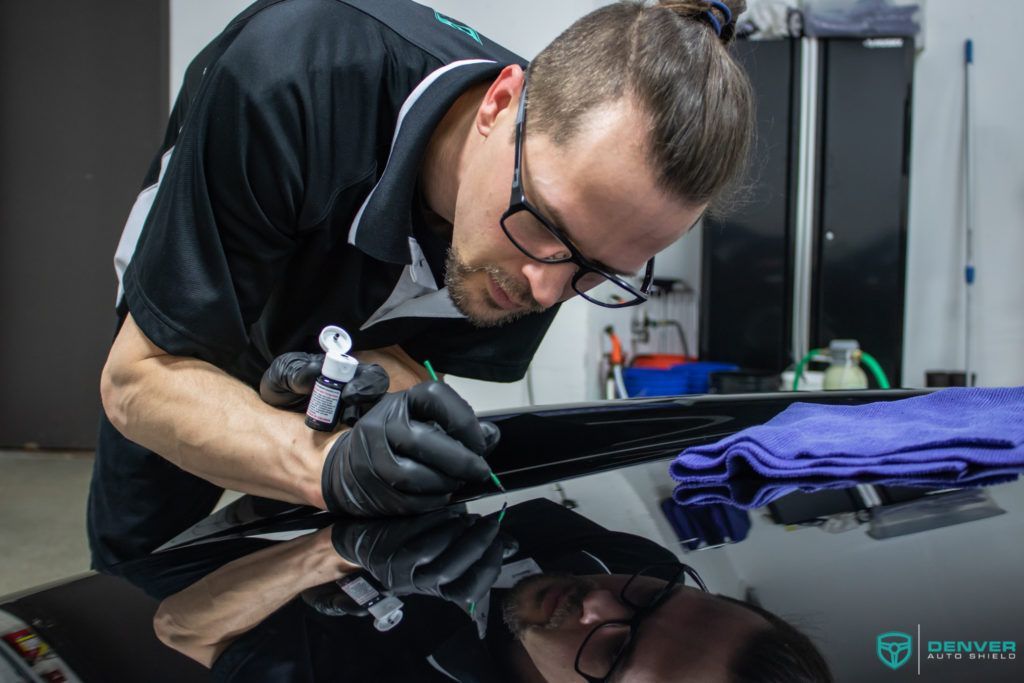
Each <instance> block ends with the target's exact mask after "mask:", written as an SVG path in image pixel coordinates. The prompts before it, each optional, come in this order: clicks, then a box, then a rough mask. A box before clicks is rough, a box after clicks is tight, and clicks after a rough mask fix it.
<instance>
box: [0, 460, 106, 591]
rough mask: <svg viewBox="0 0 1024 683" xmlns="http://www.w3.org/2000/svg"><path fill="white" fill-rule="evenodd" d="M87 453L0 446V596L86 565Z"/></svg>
mask: <svg viewBox="0 0 1024 683" xmlns="http://www.w3.org/2000/svg"><path fill="white" fill-rule="evenodd" d="M91 475H92V453H88V452H84V453H54V452H22V451H0V596H4V595H7V594H9V593H13V592H15V591H19V590H22V589H25V588H29V587H32V586H38V585H40V584H44V583H48V582H52V581H56V580H57V579H64V578H67V577H69V576H74V575H75V574H81V573H82V572H84V571H87V570H88V569H89V544H88V542H87V540H86V537H85V500H86V497H87V496H88V493H89V477H90V476H91Z"/></svg>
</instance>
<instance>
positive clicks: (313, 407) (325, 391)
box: [306, 383, 341, 422]
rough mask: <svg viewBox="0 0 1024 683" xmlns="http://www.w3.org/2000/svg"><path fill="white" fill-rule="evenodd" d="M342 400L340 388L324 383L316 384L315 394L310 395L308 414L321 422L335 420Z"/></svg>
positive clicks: (314, 387)
mask: <svg viewBox="0 0 1024 683" xmlns="http://www.w3.org/2000/svg"><path fill="white" fill-rule="evenodd" d="M340 401H341V390H340V389H329V388H328V387H325V386H323V385H322V384H319V383H317V384H314V385H313V395H312V396H310V397H309V407H308V408H306V415H308V416H309V417H311V418H313V419H314V420H318V421H320V422H333V421H334V416H335V414H337V412H338V403H339V402H340Z"/></svg>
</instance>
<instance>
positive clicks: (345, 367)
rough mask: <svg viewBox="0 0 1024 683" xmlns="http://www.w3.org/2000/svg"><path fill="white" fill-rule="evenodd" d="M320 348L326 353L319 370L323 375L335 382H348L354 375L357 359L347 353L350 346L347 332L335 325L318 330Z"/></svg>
mask: <svg viewBox="0 0 1024 683" xmlns="http://www.w3.org/2000/svg"><path fill="white" fill-rule="evenodd" d="M320 348H322V349H323V350H324V353H325V354H327V355H326V357H325V358H324V369H323V370H322V371H321V372H322V373H323V376H324V377H327V378H328V379H333V380H334V381H335V382H348V381H350V380H351V379H352V378H353V377H354V376H355V374H356V367H357V366H358V365H359V361H357V360H356V359H355V358H353V357H352V356H349V355H348V352H349V350H350V349H351V348H352V338H351V337H349V336H348V332H346V331H345V330H343V329H341V328H340V327H338V326H337V325H328V326H327V327H325V328H324V329H323V330H322V331H321V332H320Z"/></svg>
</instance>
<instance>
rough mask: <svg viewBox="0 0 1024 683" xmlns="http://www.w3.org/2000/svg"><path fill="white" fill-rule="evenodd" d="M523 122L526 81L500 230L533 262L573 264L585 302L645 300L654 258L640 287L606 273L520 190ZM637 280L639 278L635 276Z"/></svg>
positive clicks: (609, 305) (609, 303) (574, 282)
mask: <svg viewBox="0 0 1024 683" xmlns="http://www.w3.org/2000/svg"><path fill="white" fill-rule="evenodd" d="M525 125H526V83H525V82H524V83H523V91H522V94H521V95H520V97H519V112H518V114H517V115H516V152H515V153H516V164H515V171H514V173H513V175H512V197H511V199H510V200H509V205H508V209H506V210H505V213H504V214H502V216H501V229H502V230H503V231H504V232H505V235H506V236H507V237H508V238H509V240H510V241H511V242H512V244H514V245H515V246H516V248H518V249H519V251H521V252H523V253H524V254H525V255H526V256H529V257H530V258H531V259H533V260H534V261H539V262H541V263H573V264H575V265H576V273H575V274H574V275H573V278H572V288H573V290H574V291H575V292H576V293H577V294H579V295H580V296H582V297H583V298H584V299H586V300H587V301H589V302H591V303H594V304H597V305H598V306H604V307H605V308H625V307H626V306H636V305H637V304H642V303H643V302H645V301H647V298H648V295H649V292H650V288H651V281H652V280H653V279H654V259H653V258H652V259H651V260H649V261H648V262H647V267H646V269H645V270H644V274H643V278H642V280H641V281H640V283H639V286H634V285H632V284H630V283H629V282H627V281H626V279H624V278H623V277H620V276H618V275H614V274H612V273H609V272H608V270H607V269H606V268H602V267H601V266H599V265H598V264H596V263H594V262H593V261H591V260H590V259H588V258H587V257H585V256H584V255H583V254H581V253H580V252H579V250H578V249H577V248H576V247H575V245H573V243H572V241H571V240H569V238H568V236H566V234H565V233H564V232H562V231H561V230H559V229H558V228H556V227H555V226H554V225H552V224H551V222H550V221H548V220H547V219H546V218H544V216H542V215H541V214H540V211H538V210H537V208H536V207H535V206H533V205H532V204H531V203H530V202H529V201H528V200H527V199H526V194H525V193H524V192H523V184H522V177H523V176H522V160H523V129H524V128H525ZM637 279H638V280H639V279H640V278H637Z"/></svg>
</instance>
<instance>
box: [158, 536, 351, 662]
mask: <svg viewBox="0 0 1024 683" xmlns="http://www.w3.org/2000/svg"><path fill="white" fill-rule="evenodd" d="M358 570H359V567H358V566H356V565H354V564H352V563H350V562H346V561H345V560H343V559H342V558H341V557H340V556H339V555H338V553H336V552H335V551H334V547H333V545H332V544H331V530H330V527H328V528H327V529H323V530H321V531H318V532H316V533H314V534H310V535H309V536H304V537H302V538H298V539H295V540H293V541H289V542H287V543H282V544H280V545H276V546H272V547H270V548H266V549H264V550H260V551H258V552H256V553H253V554H252V555H248V556H246V557H243V558H241V559H238V560H235V561H234V562H230V563H228V564H226V565H224V566H223V567H221V568H220V569H218V570H217V571H215V572H213V573H212V574H210V575H208V576H206V577H204V578H202V579H200V580H199V581H197V582H196V583H194V584H192V585H191V586H189V587H188V588H186V589H185V590H183V591H181V592H180V593H177V594H175V595H172V596H171V597H169V598H167V599H166V600H164V601H163V602H162V603H160V607H159V609H158V610H157V612H156V615H155V616H154V618H153V625H154V628H155V630H156V634H157V637H159V638H160V640H161V641H163V642H164V643H165V644H166V645H168V646H170V647H172V648H174V649H176V650H178V651H179V652H182V653H184V654H186V655H188V656H189V657H191V658H192V659H195V660H196V661H198V662H199V663H201V664H203V665H205V666H207V667H209V666H212V665H213V662H214V661H216V659H217V657H218V656H220V654H221V653H222V652H223V651H224V650H225V649H226V648H227V646H228V645H230V644H231V642H232V641H234V640H235V639H236V638H238V637H239V636H240V635H241V634H243V633H245V632H246V631H248V630H249V629H251V628H253V627H254V626H256V625H257V624H259V623H260V622H262V621H263V620H264V619H266V618H267V616H269V615H270V614H272V613H273V612H275V611H276V610H278V609H279V608H280V607H281V606H283V605H284V604H285V603H287V602H288V601H289V600H291V599H292V598H294V597H295V596H296V595H298V594H299V593H301V592H302V591H304V590H305V589H307V588H312V587H313V586H319V585H321V584H324V583H327V582H329V581H335V580H337V579H340V578H341V577H342V576H344V575H346V574H348V573H351V572H354V571H358Z"/></svg>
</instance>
